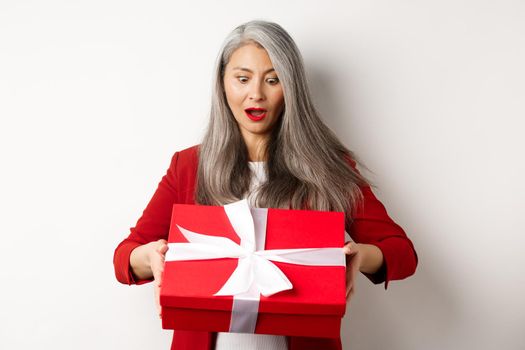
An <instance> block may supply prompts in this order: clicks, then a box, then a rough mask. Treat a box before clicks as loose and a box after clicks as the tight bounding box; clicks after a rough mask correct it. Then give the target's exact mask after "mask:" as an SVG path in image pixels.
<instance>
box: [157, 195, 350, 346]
mask: <svg viewBox="0 0 525 350" xmlns="http://www.w3.org/2000/svg"><path fill="white" fill-rule="evenodd" d="M241 202H244V203H243V204H244V205H246V208H247V204H246V201H241ZM237 203H240V202H237ZM226 207H228V205H227V206H225V207H220V206H200V205H184V204H175V205H174V206H173V212H172V218H171V226H170V233H169V238H168V245H169V246H170V250H169V251H168V253H170V251H172V250H173V251H172V253H173V256H177V254H178V253H177V252H176V250H175V247H174V246H173V247H172V244H173V243H186V245H185V246H187V244H188V242H189V240H188V239H187V237H188V236H187V233H186V234H185V233H184V232H187V231H186V230H188V231H191V232H195V233H199V234H202V235H206V237H210V236H211V237H212V239H213V237H222V238H228V239H230V240H231V241H233V242H235V243H236V244H241V241H242V240H241V238H240V237H239V235H238V232H236V229H237V231H239V228H238V225H237V226H236V225H235V223H234V222H233V221H232V218H231V215H230V216H229V214H228V213H227V210H226ZM247 210H250V209H247ZM251 214H253V215H254V216H253V219H251V218H250V219H251V220H254V221H255V226H256V231H259V234H260V231H261V230H263V231H265V237H263V240H264V241H265V242H264V245H263V247H264V248H263V249H264V250H265V251H268V250H270V251H272V250H275V249H279V250H282V249H302V250H305V249H304V248H322V249H321V250H323V251H330V253H336V255H337V256H338V257H337V259H342V264H339V265H338V266H334V265H330V263H328V264H325V265H323V264H315V263H314V264H312V265H304V264H301V263H289V262H281V261H275V260H272V259H271V258H270V260H272V263H273V264H274V265H275V266H277V267H278V268H279V269H280V270H281V271H282V273H284V276H286V277H285V278H287V279H288V280H289V282H291V286H292V287H291V289H287V290H283V291H281V292H278V293H275V294H272V295H269V296H264V295H259V293H258V292H257V295H258V298H257V299H258V300H257V301H255V302H254V301H253V298H251V297H246V298H243V295H244V296H246V294H239V295H236V296H232V295H226V296H217V295H214V294H216V293H217V292H218V291H220V290H221V288H223V286H225V284H226V282H227V281H229V279H230V278H232V274H233V273H234V271H237V270H236V268H237V267H238V265H239V266H240V265H241V264H240V259H239V258H212V259H203V258H200V259H199V258H198V257H197V260H175V261H170V259H169V258H168V254H167V255H166V257H167V259H166V262H165V267H164V273H163V277H162V278H163V279H162V280H163V283H162V287H161V293H160V303H161V306H162V327H163V328H164V329H179V330H194V331H211V332H229V331H239V330H235V329H233V328H234V327H233V326H232V325H233V324H234V323H236V322H238V321H239V320H240V321H241V323H242V319H243V318H246V317H248V318H250V317H251V318H252V319H253V320H255V321H254V322H255V323H254V329H253V330H250V331H245V330H241V332H254V333H258V334H275V335H288V336H310V337H327V338H338V337H339V336H340V326H341V319H342V317H343V315H344V313H345V309H346V297H345V266H344V253H343V251H342V249H341V248H342V247H343V245H344V213H342V212H326V211H311V210H284V209H272V208H270V209H251ZM261 217H263V219H261ZM261 220H262V224H261ZM234 227H235V228H234ZM241 236H242V235H241ZM263 236H264V232H263ZM202 237H203V236H202ZM255 239H256V240H260V237H259V238H255ZM258 242H259V243H260V241H258ZM179 246H180V247H182V245H179ZM259 248H260V247H259ZM330 248H331V249H330ZM174 252H175V253H174ZM338 254H340V256H339V255H338ZM179 258H180V257H179ZM337 261H339V262H340V261H341V260H337ZM265 264H266V263H265ZM320 265H321V266H320ZM272 281H273V279H272ZM275 281H277V278H276V279H275ZM254 283H255V282H254ZM254 285H255V284H252V285H251V286H252V287H251V292H252V294H253V288H254V287H253V286H254ZM244 299H247V300H248V301H247V303H249V304H250V303H251V304H250V305H248V307H246V305H245V304H243V300H244ZM250 300H251V301H250ZM234 303H235V308H234ZM243 305H244V306H243ZM239 306H240V308H238V307H239ZM254 307H255V309H254ZM232 310H234V311H235V312H232ZM239 310H240V312H239ZM234 318H235V320H234ZM232 329H233V330H232Z"/></svg>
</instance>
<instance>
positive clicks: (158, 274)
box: [149, 239, 168, 318]
mask: <svg viewBox="0 0 525 350" xmlns="http://www.w3.org/2000/svg"><path fill="white" fill-rule="evenodd" d="M151 244H152V247H151V248H152V249H151V251H150V253H149V261H150V267H151V272H152V273H153V289H154V292H155V305H156V306H157V313H158V314H159V317H160V318H162V308H161V307H160V286H161V284H162V272H163V271H164V258H165V256H166V252H167V251H168V242H166V240H164V239H159V240H158V241H156V242H151Z"/></svg>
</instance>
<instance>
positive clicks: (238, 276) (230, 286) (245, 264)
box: [214, 257, 254, 296]
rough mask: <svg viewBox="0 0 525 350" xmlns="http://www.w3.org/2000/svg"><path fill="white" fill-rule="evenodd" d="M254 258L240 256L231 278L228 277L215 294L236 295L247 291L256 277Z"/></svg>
mask: <svg viewBox="0 0 525 350" xmlns="http://www.w3.org/2000/svg"><path fill="white" fill-rule="evenodd" d="M252 260H253V259H252V257H246V258H239V264H238V265H237V268H236V269H235V270H234V271H233V273H232V274H231V276H230V278H228V280H227V281H226V283H225V284H224V285H223V286H222V288H221V289H220V290H219V291H218V292H217V293H215V294H214V295H217V296H224V295H236V294H239V293H244V292H246V291H247V290H248V289H249V288H250V285H251V284H252V283H253V278H254V276H253V266H252Z"/></svg>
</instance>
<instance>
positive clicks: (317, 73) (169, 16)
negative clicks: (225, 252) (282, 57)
mask: <svg viewBox="0 0 525 350" xmlns="http://www.w3.org/2000/svg"><path fill="white" fill-rule="evenodd" d="M524 18H525V3H523V2H521V1H451V0H446V1H439V2H438V1H387V0H381V1H379V0H378V1H369V0H363V1H328V2H326V1H324V2H321V1H286V2H285V1H273V0H272V1H270V0H269V1H265V2H262V3H261V2H253V3H251V2H246V1H221V2H214V1H207V2H203V1H194V2H192V3H185V2H175V1H153V2H144V1H116V0H104V1H89V2H88V1H83V2H80V1H56V0H53V1H46V2H39V1H26V0H24V1H14V0H12V1H6V0H2V1H1V2H0V118H1V124H0V125H1V126H0V155H1V158H0V167H1V172H0V176H1V181H0V192H1V195H0V213H1V214H0V216H1V221H0V222H1V224H0V227H1V230H0V234H1V237H2V245H1V248H0V252H1V254H0V281H1V282H0V283H1V298H0V348H2V349H34V348H41V349H129V350H131V349H168V348H169V345H170V343H171V335H172V331H168V330H162V329H161V324H160V320H159V319H158V316H157V315H156V312H155V307H154V300H153V289H152V285H151V284H147V285H142V286H131V287H130V286H127V285H122V284H119V283H118V282H117V281H116V279H115V276H114V272H113V264H112V258H113V252H114V249H115V247H116V246H117V244H118V243H119V242H120V241H121V240H122V239H124V238H125V237H126V236H127V235H128V234H129V228H130V227H132V226H134V225H135V223H136V221H137V219H138V218H139V217H140V215H141V214H142V211H143V209H144V208H145V206H146V204H147V203H148V201H149V199H150V198H151V196H152V194H153V192H154V191H155V189H156V187H157V184H158V182H159V181H160V179H161V177H162V176H163V175H164V174H165V172H166V170H167V168H168V166H169V161H170V158H171V156H172V155H173V153H174V152H175V151H178V150H181V149H184V148H186V147H189V146H191V145H194V144H196V143H199V141H200V139H201V137H202V135H203V132H204V128H205V127H206V124H207V120H208V111H209V106H210V94H211V81H212V71H213V66H214V62H215V59H216V55H217V53H218V50H219V48H220V45H221V43H222V41H223V39H224V38H225V37H226V35H227V34H228V33H229V32H230V31H231V30H232V29H233V28H234V27H235V26H237V25H239V24H241V23H243V22H246V21H248V20H252V19H265V20H271V21H275V22H277V23H279V24H281V25H282V26H283V27H284V28H285V29H286V30H287V31H288V32H289V33H290V34H291V35H292V37H293V38H294V39H295V41H296V42H297V44H298V46H299V48H300V50H301V52H302V54H303V57H304V60H305V64H306V69H307V76H308V79H309V82H310V86H311V90H312V94H313V98H314V100H315V102H316V104H317V107H318V109H319V111H320V112H321V114H322V115H323V117H324V120H325V121H326V123H327V124H328V125H329V126H330V127H331V128H332V129H333V130H334V131H335V132H336V133H337V135H338V136H339V137H340V139H341V140H342V141H343V142H344V143H345V144H346V145H347V146H348V147H349V148H350V149H352V150H353V151H355V152H356V154H357V155H358V156H359V157H360V158H361V159H362V160H363V161H364V163H365V164H366V165H367V166H368V167H369V168H370V169H371V170H372V171H373V173H371V172H367V171H365V175H368V176H369V177H370V178H371V179H372V180H373V181H375V183H376V184H377V185H378V188H377V189H375V190H374V192H375V193H376V195H377V196H378V197H379V199H380V200H381V201H382V202H383V203H384V204H385V206H386V207H387V210H388V212H389V214H390V215H391V217H392V218H393V219H394V220H395V221H396V222H397V223H399V224H400V225H401V226H402V227H403V228H404V229H405V231H406V233H407V234H408V236H409V237H410V238H411V239H412V241H413V243H414V245H415V248H416V250H417V252H418V255H419V266H418V269H417V271H416V274H415V275H414V276H413V277H411V278H409V279H407V280H403V281H394V282H392V283H391V284H390V286H389V289H388V290H387V291H385V290H384V285H377V286H375V285H373V284H371V283H370V282H369V281H368V280H367V279H366V278H365V277H364V276H359V278H358V280H357V291H356V294H355V297H354V298H353V299H352V301H351V303H350V304H349V306H348V308H347V314H346V316H345V319H344V325H343V328H342V336H343V342H344V348H345V349H351V350H364V349H391V350H409V349H412V350H421V349H425V350H434V349H435V350H440V349H487V350H488V349H495V348H502V349H523V348H525V335H524V333H523V325H524V324H525V302H524V299H523V296H524V295H525V274H524V273H523V270H522V267H523V266H524V265H525V264H524V263H525V259H524V257H523V247H524V245H525V238H524V233H525V230H524V228H525V219H524V215H523V211H524V210H523V209H524V207H525V206H524V204H525V200H524V199H525V188H524V181H523V179H524V178H525V169H524V161H523V159H524V157H523V150H524V149H525V141H524V139H523V132H524V130H525V128H524V127H525V122H524V117H525V113H524V111H525V108H524V96H525V83H524V82H525V68H524V65H523V62H525V21H524V20H523V19H524ZM363 171H364V170H363Z"/></svg>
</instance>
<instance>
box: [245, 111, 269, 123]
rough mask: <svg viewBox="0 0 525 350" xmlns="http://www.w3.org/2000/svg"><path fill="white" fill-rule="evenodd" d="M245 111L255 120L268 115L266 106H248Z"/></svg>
mask: <svg viewBox="0 0 525 350" xmlns="http://www.w3.org/2000/svg"><path fill="white" fill-rule="evenodd" d="M244 113H246V116H247V117H248V118H250V119H251V120H253V121H259V120H262V119H263V118H264V117H266V109H264V108H246V109H245V110H244Z"/></svg>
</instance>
